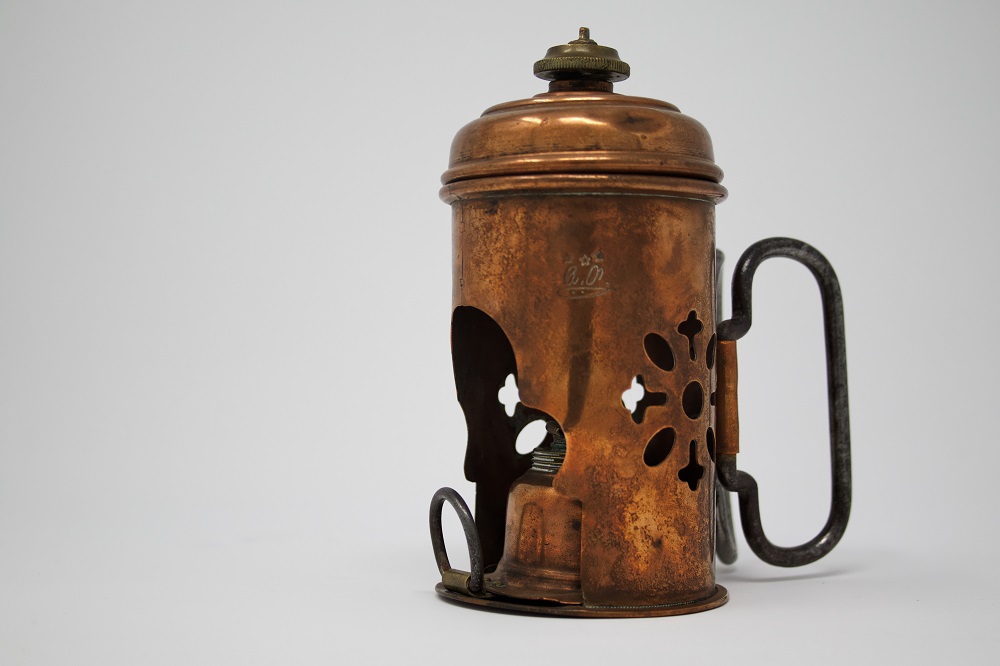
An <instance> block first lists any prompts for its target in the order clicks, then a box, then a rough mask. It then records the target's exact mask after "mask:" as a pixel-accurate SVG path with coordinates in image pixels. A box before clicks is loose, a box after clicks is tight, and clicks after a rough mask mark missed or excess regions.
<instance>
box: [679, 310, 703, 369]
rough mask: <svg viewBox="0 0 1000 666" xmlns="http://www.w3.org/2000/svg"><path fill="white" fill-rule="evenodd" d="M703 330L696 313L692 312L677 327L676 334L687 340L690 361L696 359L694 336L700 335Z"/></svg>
mask: <svg viewBox="0 0 1000 666" xmlns="http://www.w3.org/2000/svg"><path fill="white" fill-rule="evenodd" d="M703 328H704V326H702V324H701V320H700V319H698V313H697V312H695V311H694V310H691V314H689V315H688V317H687V319H685V320H684V321H682V322H681V323H680V324H679V325H678V326H677V332H678V333H680V334H681V335H683V336H684V337H686V338H687V339H688V348H689V349H690V350H691V360H692V361H693V360H695V359H696V358H697V357H698V354H697V352H696V351H695V349H694V336H696V335H698V334H699V333H701V331H702V329H703Z"/></svg>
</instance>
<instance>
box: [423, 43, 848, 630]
mask: <svg viewBox="0 0 1000 666" xmlns="http://www.w3.org/2000/svg"><path fill="white" fill-rule="evenodd" d="M534 70H535V75H536V76H538V77H540V78H542V79H546V80H548V81H550V84H549V91H548V92H547V93H542V94H539V95H536V96H534V97H532V98H530V99H526V100H519V101H515V102H508V103H506V104H499V105H497V106H494V107H492V108H490V109H487V110H486V112H484V113H483V115H482V117H480V118H479V119H477V120H475V121H473V122H472V123H470V124H468V125H466V126H465V127H464V128H462V130H461V131H459V133H458V135H457V136H456V137H455V140H454V143H453V144H452V149H451V162H450V167H449V169H448V170H447V171H446V172H445V173H444V176H443V177H442V180H443V182H444V187H443V188H442V190H441V198H442V199H443V200H444V201H445V202H446V203H449V204H451V207H452V213H453V223H454V251H455V254H454V284H453V288H454V305H455V309H454V314H453V319H452V354H453V361H454V369H455V382H456V387H457V390H458V400H459V402H460V403H461V405H462V409H463V410H464V412H465V417H466V421H467V424H468V430H469V440H468V449H467V454H466V459H465V473H466V477H467V478H468V479H469V480H470V481H474V482H475V483H476V503H475V504H476V513H475V519H474V520H473V517H472V514H471V512H470V511H469V508H468V507H467V506H466V504H465V502H464V501H463V500H462V499H461V497H459V496H458V495H457V493H455V491H453V490H451V489H449V488H442V489H441V490H439V491H438V492H437V493H436V494H435V496H434V498H433V500H432V502H431V511H430V521H431V539H432V542H433V546H434V552H435V556H436V558H437V562H438V567H439V569H440V571H441V576H442V582H441V583H440V584H438V586H437V591H438V593H439V594H440V595H441V596H443V597H445V598H448V599H451V600H454V601H459V602H466V603H470V604H476V605H485V606H492V607H496V608H503V609H509V610H518V611H525V612H533V613H544V614H553V615H579V616H595V617H614V616H653V615H675V614H681V613H692V612H697V611H702V610H708V609H710V608H715V607H717V606H721V605H722V604H724V603H725V602H726V601H727V598H728V595H727V592H726V590H725V588H723V587H722V586H720V585H717V584H716V581H715V555H716V554H718V556H719V558H720V559H721V560H722V561H723V562H727V563H729V562H732V561H734V560H735V558H736V550H735V543H734V537H733V533H732V527H731V526H732V522H731V517H730V513H729V499H728V498H729V495H728V493H727V491H732V492H736V493H738V496H739V504H740V511H741V517H742V526H743V531H744V534H745V536H746V539H747V542H748V543H749V545H750V547H751V549H752V550H753V551H754V552H755V553H756V554H757V555H758V556H759V557H761V558H762V559H763V560H765V561H766V562H769V563H771V564H775V565H778V566H799V565H802V564H808V563H810V562H813V561H815V560H817V559H819V558H820V557H823V556H824V555H825V554H826V553H828V552H829V551H830V550H831V549H832V548H833V547H834V546H835V545H836V544H837V542H838V541H839V540H840V537H841V536H842V535H843V533H844V529H845V528H846V526H847V519H848V515H849V513H850V504H851V485H850V476H851V472H850V433H849V424H848V406H847V366H846V356H845V344H844V326H843V308H842V303H841V297H840V287H839V284H838V282H837V278H836V275H835V274H834V271H833V269H832V268H831V267H830V264H829V263H828V262H827V261H826V259H825V258H824V257H823V256H822V255H821V254H820V253H819V252H818V251H816V250H815V249H814V248H812V247H811V246H809V245H807V244H805V243H803V242H801V241H796V240H792V239H788V238H771V239H767V240H763V241H760V242H759V243H756V244H754V245H753V246H751V247H750V248H749V249H748V250H747V251H746V252H745V253H744V254H743V256H742V257H741V258H740V260H739V262H738V263H737V266H736V269H735V273H734V276H733V285H732V308H733V312H732V317H731V318H730V319H728V320H726V321H721V322H720V321H718V319H720V318H721V316H720V314H719V313H718V312H717V305H716V304H717V291H716V280H717V269H718V264H719V261H718V260H717V253H716V248H715V205H716V203H718V202H720V201H722V200H723V199H724V198H725V196H726V190H725V188H724V187H722V185H720V184H719V183H720V181H721V179H722V171H721V170H720V169H719V167H718V166H716V164H715V162H714V160H713V153H712V144H711V140H710V138H709V136H708V133H707V131H706V130H705V128H704V127H703V126H702V125H701V124H699V123H698V122H697V121H695V120H694V119H692V118H690V117H688V116H685V115H683V114H681V113H680V112H679V111H678V109H677V107H675V106H673V105H672V104H668V103H666V102H661V101H658V100H654V99H648V98H644V97H630V96H625V95H619V94H615V93H613V92H612V85H613V84H614V83H615V82H617V81H622V80H624V79H625V78H627V77H628V75H629V66H628V65H627V64H626V63H625V62H622V61H621V60H620V59H619V57H618V53H617V51H615V50H614V49H611V48H608V47H606V46H600V45H598V44H597V43H596V42H594V41H593V40H591V39H590V36H589V31H588V30H587V29H586V28H581V29H580V38H579V39H577V40H574V41H572V42H570V43H569V44H566V45H562V46H556V47H553V48H551V49H549V51H548V53H547V54H546V56H545V58H543V59H542V60H539V61H538V62H536V63H535V68H534ZM770 257H788V258H791V259H794V260H796V261H799V262H801V263H803V264H804V265H805V266H807V267H808V268H809V270H810V271H811V272H812V274H813V275H814V276H815V278H816V280H817V281H818V283H819V286H820V291H821V294H822V299H823V315H824V322H825V324H824V325H825V332H826V353H827V378H828V397H829V405H830V446H831V460H832V475H833V485H832V487H833V498H832V507H831V511H830V517H829V519H828V521H827V524H826V525H825V526H824V528H823V529H822V531H821V532H820V533H819V535H817V536H816V537H815V538H814V539H812V540H811V541H809V542H808V543H805V544H803V545H801V546H797V547H793V548H783V547H779V546H775V545H774V544H772V543H771V542H770V541H768V540H767V538H766V537H765V535H764V532H763V530H762V528H761V522H760V514H759V511H758V503H757V486H756V483H755V482H754V480H753V478H752V477H751V476H750V475H748V474H746V473H745V472H742V471H740V470H738V469H737V466H736V454H737V452H738V450H739V438H738V420H737V404H736V397H737V395H736V394H737V392H736V367H737V366H736V340H738V339H739V338H741V337H742V336H743V335H744V334H745V333H746V332H747V331H748V329H749V328H750V322H751V319H750V314H751V309H750V305H751V285H752V282H753V275H754V272H755V271H756V269H757V266H758V265H759V264H760V263H761V262H762V261H763V260H765V259H768V258H770ZM509 375H512V376H513V377H514V378H515V379H516V383H517V388H518V391H519V395H520V402H519V403H518V404H517V405H516V407H515V408H514V411H513V414H512V415H508V414H507V412H506V411H505V409H504V405H503V404H501V403H500V401H499V400H498V392H499V391H500V389H501V388H502V387H503V386H504V383H505V380H506V379H507V377H508V376H509ZM636 385H639V386H642V387H643V395H642V397H641V399H639V400H638V402H637V403H636V404H635V405H634V406H626V405H625V403H624V402H623V399H622V396H623V393H624V392H626V391H627V390H628V389H629V387H630V386H636ZM539 419H541V420H543V421H544V422H545V424H546V425H545V427H546V431H547V434H546V436H545V439H544V440H543V441H542V443H541V444H540V445H539V446H538V448H536V449H535V450H534V451H533V452H531V454H530V455H523V454H520V453H518V452H517V450H516V449H515V440H516V438H517V435H518V433H519V432H520V431H521V430H522V429H523V428H524V427H525V426H526V425H527V424H528V423H530V422H533V421H536V420H539ZM445 502H449V503H450V504H451V505H452V506H453V507H454V508H455V510H456V511H457V512H458V514H459V517H460V518H461V520H462V523H463V526H464V530H465V534H466V538H467V540H468V546H469V553H470V561H471V569H472V571H470V572H463V571H456V570H454V569H452V568H451V565H450V564H449V562H448V555H447V552H446V550H445V546H444V539H443V537H442V533H441V511H442V508H443V504H444V503H445Z"/></svg>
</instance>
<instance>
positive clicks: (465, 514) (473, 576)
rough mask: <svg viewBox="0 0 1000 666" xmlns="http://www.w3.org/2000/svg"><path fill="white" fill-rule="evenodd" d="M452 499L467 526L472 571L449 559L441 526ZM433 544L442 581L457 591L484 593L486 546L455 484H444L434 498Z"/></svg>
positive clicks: (452, 503)
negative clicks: (484, 556) (448, 485)
mask: <svg viewBox="0 0 1000 666" xmlns="http://www.w3.org/2000/svg"><path fill="white" fill-rule="evenodd" d="M445 502H448V504H451V506H452V508H454V509H455V513H457V514H458V518H459V520H461V521H462V529H463V530H465V540H466V542H467V543H468V545H469V566H470V568H471V569H472V571H471V572H466V571H459V570H457V569H452V568H451V562H449V561H448V550H447V548H446V547H445V545H444V534H443V532H442V530H441V512H442V509H443V508H444V503H445ZM430 525H431V546H432V547H433V548H434V559H435V560H437V566H438V571H440V572H441V582H442V583H444V586H445V587H447V588H448V589H449V590H451V591H453V592H458V593H460V594H472V595H475V596H479V595H481V594H482V593H483V569H484V566H483V547H482V545H481V544H480V542H479V532H478V531H477V530H476V522H475V520H474V519H473V517H472V512H471V511H469V505H468V504H466V503H465V500H464V499H462V496H461V495H459V494H458V493H457V492H455V490H453V489H452V488H441V489H440V490H438V491H437V492H436V493H434V497H433V498H431V511H430Z"/></svg>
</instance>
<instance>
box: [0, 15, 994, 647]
mask: <svg viewBox="0 0 1000 666" xmlns="http://www.w3.org/2000/svg"><path fill="white" fill-rule="evenodd" d="M581 25H588V26H590V28H591V29H592V31H593V36H594V38H595V39H596V40H597V41H599V42H600V43H602V44H607V45H610V46H614V47H616V48H617V49H618V50H619V52H620V53H621V55H622V57H623V58H624V59H625V60H627V61H629V62H630V63H631V65H632V71H633V75H632V79H630V80H629V81H627V82H625V83H623V84H621V85H619V86H617V90H618V91H619V92H623V93H627V94H633V95H640V96H649V97H656V98H660V99H666V100H668V101H671V102H673V103H676V104H677V105H678V106H680V108H681V110H682V111H684V112H686V113H688V114H690V115H692V116H694V117H695V118H697V119H699V120H700V121H701V122H702V123H704V124H705V125H706V126H707V127H708V129H709V131H710V132H711V133H712V136H713V139H714V142H715V147H716V159H717V161H718V163H719V164H720V166H721V167H722V168H723V170H725V172H726V178H725V181H724V184H725V185H726V186H727V187H728V188H729V191H730V198H729V200H728V201H726V202H725V203H723V204H722V205H721V206H720V208H719V211H718V219H719V227H718V228H719V245H720V247H721V248H723V249H724V250H725V251H726V252H727V253H728V255H729V258H730V262H729V265H728V268H730V269H731V267H732V261H733V260H735V258H736V257H737V256H738V255H739V253H740V252H742V250H743V249H744V248H745V247H746V246H747V245H749V244H750V243H752V242H753V241H755V240H758V239H760V238H764V237H767V236H774V235H788V236H794V237H798V238H802V239H803V240H806V241H808V242H810V243H812V244H814V245H816V246H817V247H819V248H820V249H821V250H823V252H824V253H825V254H826V255H827V257H828V258H829V259H830V260H831V261H832V263H833V264H834V266H835V267H836V268H837V270H838V273H839V275H840V278H841V282H842V286H843V291H844V296H845V302H846V317H847V335H848V357H849V372H850V388H851V407H852V412H851V416H852V426H853V441H854V469H855V476H854V488H855V502H854V512H853V515H852V519H851V525H850V527H849V529H848V532H847V535H846V537H845V538H844V540H843V541H842V543H841V544H840V546H839V547H838V548H837V549H836V550H835V551H834V552H833V553H832V554H831V555H830V556H829V557H827V558H826V559H824V560H822V561H821V562H819V563H817V564H814V565H811V566H809V567H806V568H804V569H801V570H779V569H775V568H772V567H769V566H767V565H764V564H761V563H759V562H757V561H756V560H755V558H754V557H753V556H752V555H751V554H750V553H749V552H748V549H747V548H746V547H745V546H743V548H742V552H741V558H740V560H739V561H738V562H737V564H736V565H735V566H732V567H726V566H720V567H719V579H720V582H721V583H722V584H723V585H725V586H727V587H728V589H729V592H730V598H731V600H730V602H729V604H728V605H726V606H724V607H723V608H721V609H719V610H715V611H711V612H708V613H703V614H699V615H692V616H685V617H679V618H663V619H653V620H627V621H626V620H620V621H568V620H552V619H541V618H532V617H520V616H513V615H503V614H497V613H487V612H476V611H472V610H467V609H464V608H459V607H455V606H452V605H449V604H446V603H444V602H442V601H439V600H438V599H437V598H436V597H435V595H434V594H433V592H432V589H433V586H434V583H435V579H436V577H437V574H436V569H435V566H434V561H433V558H432V556H431V551H430V545H429V540H428V537H427V525H426V520H427V518H426V512H427V503H428V501H429V499H430V496H431V494H432V493H433V491H434V490H436V489H437V488H438V487H439V486H441V485H453V486H454V487H456V488H458V489H459V490H460V491H461V492H463V493H464V494H465V495H466V496H467V497H469V499H470V500H471V497H472V492H473V491H472V487H471V486H470V484H468V483H466V482H465V481H464V479H463V477H462V459H463V453H464V447H465V431H464V420H463V417H462V414H461V410H460V409H459V407H458V404H457V402H456V401H455V394H454V386H453V381H452V377H451V361H450V355H449V342H448V326H449V317H450V299H451V294H450V288H451V281H450V243H451V239H450V233H451V232H450V213H449V211H448V208H447V207H446V206H445V205H443V204H442V203H441V202H440V201H439V200H438V198H437V190H438V187H439V176H440V174H441V172H442V171H443V170H444V169H445V168H446V166H447V155H448V147H449V144H450V142H451V138H452V136H453V135H454V133H455V132H456V131H457V130H458V129H459V128H460V127H461V126H462V125H464V124H465V123H466V122H468V121H470V120H472V119H473V118H475V117H476V116H477V115H478V114H479V113H481V112H482V110H483V109H485V108H486V107H487V106H490V105H492V104H495V103H498V102H502V101H507V100H511V99H516V98H520V97H527V96H530V95H533V94H535V93H537V92H542V91H543V90H544V89H545V84H544V83H543V82H541V81H538V80H537V79H534V78H533V77H532V75H531V64H532V63H533V61H534V60H536V59H537V58H539V57H541V56H542V55H543V54H544V52H545V49H547V48H548V47H549V46H552V45H554V44H558V43H563V42H565V41H568V40H569V39H572V38H574V37H575V33H576V30H577V28H578V27H579V26H581ZM998 28H1000V6H998V5H997V4H995V3H991V2H957V1H952V2H884V1H883V2H848V1H840V2H837V3H802V2H753V3H750V2H698V3H694V2H686V3H676V2H642V3H627V2H621V3H609V2H590V1H587V2H584V1H576V2H568V1H553V2H547V3H539V2H521V1H508V2H504V3H495V4H486V3H476V2H469V1H466V2H444V1H439V0H432V1H430V2H420V3H405V4H404V3H398V4H392V3H369V4H362V3H351V4H349V5H348V4H347V3H343V2H316V1H312V2H296V1H294V0H288V1H284V2H267V1H263V0H262V1H257V2H236V1H230V2H224V1H217V0H212V1H199V2H192V1H190V0H173V1H171V2H163V1H156V2H147V3H129V2H78V3H77V2H13V1H8V2H4V3H3V4H2V5H0V663H3V664H60V665H62V664H102V665H112V664H129V665H134V664H143V665H155V664H241V665H245V664H258V663H259V664H320V663H325V664H329V663H340V664H345V663H424V662H430V660H431V659H432V658H433V659H434V660H435V663H441V664H467V663H468V664H471V663H477V662H479V663H487V664H501V663H511V662H516V661H520V662H524V663H570V662H571V661H572V662H576V663H594V664H603V663H608V662H609V661H615V662H625V661H630V660H637V661H638V660H644V662H643V663H645V662H649V661H652V660H657V661H660V660H671V661H673V660H676V659H684V660H688V661H690V660H693V659H713V660H714V659H735V658H739V657H741V656H749V657H750V663H761V662H763V661H764V659H767V660H768V661H769V662H776V663H802V662H803V661H805V660H809V661H810V662H813V663H835V662H841V661H844V660H846V659H848V658H851V659H853V660H855V661H860V662H862V663H866V662H867V663H872V662H875V661H876V659H878V660H884V659H887V658H891V659H893V660H900V661H902V660H906V661H909V662H912V663H942V662H943V661H944V660H945V659H946V658H947V656H948V655H953V658H954V659H955V660H960V659H964V660H965V661H967V662H968V663H985V662H986V661H989V657H988V655H990V654H992V653H993V652H995V651H997V650H998V649H1000V639H998V635H997V632H996V625H997V621H998V619H1000V613H998V603H997V594H998V593H1000V575H998V574H997V567H996V566H995V565H993V564H991V561H992V560H991V556H992V555H994V554H995V553H996V551H997V548H998V546H1000V534H998V529H997V520H996V518H995V516H994V509H993V507H992V499H993V496H994V493H993V489H992V484H993V483H994V479H995V478H996V473H995V469H996V467H997V464H998V463H1000V454H998V447H997V446H996V435H995V434H994V432H993V423H994V422H993V419H992V416H993V414H994V411H995V409H996V407H995V402H996V399H997V398H998V397H1000V393H998V391H997V389H996V384H995V382H994V380H993V376H994V375H995V374H996V373H997V371H998V370H1000V368H998V354H997V351H996V347H995V345H994V344H992V340H991V338H990V337H989V335H988V334H989V333H990V332H991V331H995V330H996V329H997V325H998V323H1000V322H998V316H997V311H996V307H995V306H996V302H997V298H996V296H995V291H994V289H995V284H996V282H997V277H998V269H997V265H996V262H995V261H994V260H993V257H994V256H995V255H996V243H997V238H998V236H997V232H996V221H997V217H998V216H997V214H996V212H995V207H996V203H995V201H994V200H993V199H992V197H991V194H992V193H993V191H994V190H995V189H996V187H997V176H998V175H1000V168H998V165H997V155H998V154H1000V129H998V123H997V118H1000V95H998V90H997V88H998V86H997V81H998V80H1000V41H998V40H997V34H998ZM755 294H756V299H755V317H754V327H753V330H752V331H751V333H750V334H749V336H748V337H747V338H746V339H745V341H744V342H742V343H741V349H740V351H741V359H740V360H741V368H740V370H741V382H742V383H741V407H742V431H743V448H744V453H743V454H741V457H740V459H741V466H742V467H743V468H745V469H747V470H748V471H750V472H751V473H753V474H754V475H755V476H756V477H757V479H758V481H759V482H760V484H761V487H762V510H763V513H764V521H765V526H766V527H767V529H768V533H769V535H770V536H771V537H772V539H774V540H775V541H778V542H779V543H783V544H791V543H793V542H798V541H803V540H805V539H808V538H809V537H811V536H812V535H813V533H815V531H816V530H818V529H819V527H820V526H821V525H822V523H823V521H824V519H825V513H826V507H827V498H828V493H829V479H828V471H827V444H826V439H825V438H826V422H825V418H826V417H825V398H824V385H823V365H822V364H823V347H822V337H821V327H820V316H819V314H820V310H819V303H818V297H817V292H816V288H815V287H814V286H813V284H812V282H811V278H809V276H808V273H807V272H806V271H805V270H804V269H801V268H799V267H796V266H794V265H792V264H790V263H786V262H770V263H769V264H767V265H765V267H764V268H762V269H761V272H760V273H759V275H758V279H757V281H756V284H755ZM727 307H728V306H727ZM449 526H450V529H451V532H450V535H451V540H450V543H451V544H453V545H452V550H453V551H456V556H455V558H454V559H455V560H458V561H461V560H462V557H460V556H459V554H458V553H457V551H458V550H459V549H460V542H459V539H458V537H457V532H456V530H455V521H451V522H450V523H449Z"/></svg>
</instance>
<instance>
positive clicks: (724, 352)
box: [715, 340, 740, 455]
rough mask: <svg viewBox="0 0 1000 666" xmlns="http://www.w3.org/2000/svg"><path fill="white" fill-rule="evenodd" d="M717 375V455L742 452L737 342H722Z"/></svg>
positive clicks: (719, 345) (720, 343)
mask: <svg viewBox="0 0 1000 666" xmlns="http://www.w3.org/2000/svg"><path fill="white" fill-rule="evenodd" d="M716 363H717V368H716V374H717V377H718V383H719V387H718V389H716V399H715V419H716V428H715V430H716V441H717V444H716V447H717V449H718V451H717V455H736V454H737V453H739V452H740V413H739V403H738V400H737V398H738V396H737V392H736V388H737V383H738V382H737V379H738V374H737V372H738V371H737V365H736V341H735V340H720V341H719V344H718V360H717V361H716Z"/></svg>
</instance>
